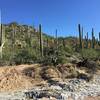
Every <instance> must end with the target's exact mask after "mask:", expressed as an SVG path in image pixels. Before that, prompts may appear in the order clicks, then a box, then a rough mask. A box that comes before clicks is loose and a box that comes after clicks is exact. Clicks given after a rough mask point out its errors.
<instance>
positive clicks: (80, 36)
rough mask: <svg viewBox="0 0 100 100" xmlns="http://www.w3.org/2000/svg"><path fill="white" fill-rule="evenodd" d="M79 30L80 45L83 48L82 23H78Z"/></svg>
mask: <svg viewBox="0 0 100 100" xmlns="http://www.w3.org/2000/svg"><path fill="white" fill-rule="evenodd" d="M78 30H79V43H80V44H79V47H80V48H81V49H82V33H81V25H80V24H78Z"/></svg>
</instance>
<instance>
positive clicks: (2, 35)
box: [0, 24, 5, 59]
mask: <svg viewBox="0 0 100 100" xmlns="http://www.w3.org/2000/svg"><path fill="white" fill-rule="evenodd" d="M0 32H1V45H0V57H1V59H2V57H3V56H2V55H3V53H2V52H3V50H2V49H3V46H4V44H5V27H4V26H3V24H1V31H0Z"/></svg>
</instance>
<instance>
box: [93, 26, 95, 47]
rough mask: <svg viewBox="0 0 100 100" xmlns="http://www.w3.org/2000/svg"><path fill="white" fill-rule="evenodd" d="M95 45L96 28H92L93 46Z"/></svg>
mask: <svg viewBox="0 0 100 100" xmlns="http://www.w3.org/2000/svg"><path fill="white" fill-rule="evenodd" d="M94 47H95V37H94V29H93V28H92V48H94Z"/></svg>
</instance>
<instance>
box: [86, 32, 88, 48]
mask: <svg viewBox="0 0 100 100" xmlns="http://www.w3.org/2000/svg"><path fill="white" fill-rule="evenodd" d="M86 35H87V36H86V48H88V32H87V34H86Z"/></svg>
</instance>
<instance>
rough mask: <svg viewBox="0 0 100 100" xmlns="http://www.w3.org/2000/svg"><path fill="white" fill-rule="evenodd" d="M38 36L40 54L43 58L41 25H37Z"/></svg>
mask: <svg viewBox="0 0 100 100" xmlns="http://www.w3.org/2000/svg"><path fill="white" fill-rule="evenodd" d="M39 35H40V54H41V57H43V36H42V31H41V24H40V25H39Z"/></svg>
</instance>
